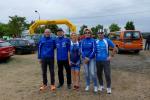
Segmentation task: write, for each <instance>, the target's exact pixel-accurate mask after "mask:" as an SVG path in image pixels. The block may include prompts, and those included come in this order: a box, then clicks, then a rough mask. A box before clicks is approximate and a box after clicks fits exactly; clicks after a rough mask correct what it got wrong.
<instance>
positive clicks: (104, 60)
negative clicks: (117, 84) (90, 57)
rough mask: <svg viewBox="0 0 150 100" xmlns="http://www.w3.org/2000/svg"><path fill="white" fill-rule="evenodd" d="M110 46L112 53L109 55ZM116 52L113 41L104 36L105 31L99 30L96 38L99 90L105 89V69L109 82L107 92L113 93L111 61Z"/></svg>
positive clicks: (107, 81)
mask: <svg viewBox="0 0 150 100" xmlns="http://www.w3.org/2000/svg"><path fill="white" fill-rule="evenodd" d="M109 47H112V48H113V50H112V53H111V55H109ZM114 54H115V45H114V44H113V42H112V41H111V40H110V39H108V38H104V33H103V32H98V39H97V40H96V67H97V77H98V80H99V84H100V86H99V88H98V90H100V91H103V90H104V83H103V71H104V74H105V79H106V83H107V93H108V94H110V93H111V68H110V61H111V59H112V57H113V56H114Z"/></svg>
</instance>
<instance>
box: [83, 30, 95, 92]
mask: <svg viewBox="0 0 150 100" xmlns="http://www.w3.org/2000/svg"><path fill="white" fill-rule="evenodd" d="M84 34H85V39H83V40H82V41H81V54H82V61H83V66H84V70H85V77H86V88H85V91H88V90H89V88H90V76H91V78H92V80H93V82H94V92H97V91H98V88H97V75H96V66H95V45H96V43H95V40H94V39H93V38H91V34H92V31H91V30H90V29H88V28H85V29H84Z"/></svg>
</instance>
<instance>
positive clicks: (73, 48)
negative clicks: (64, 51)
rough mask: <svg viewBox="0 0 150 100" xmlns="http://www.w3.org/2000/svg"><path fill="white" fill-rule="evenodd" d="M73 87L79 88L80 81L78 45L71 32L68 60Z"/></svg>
mask: <svg viewBox="0 0 150 100" xmlns="http://www.w3.org/2000/svg"><path fill="white" fill-rule="evenodd" d="M69 64H70V66H71V75H72V80H73V86H74V89H79V81H80V46H79V42H78V36H77V34H76V33H72V34H71V44H70V62H69Z"/></svg>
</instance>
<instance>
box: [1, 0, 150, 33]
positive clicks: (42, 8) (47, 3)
mask: <svg viewBox="0 0 150 100" xmlns="http://www.w3.org/2000/svg"><path fill="white" fill-rule="evenodd" d="M149 5H150V1H149V0H142V1H141V0H140V1H139V0H138V1H137V0H105V1H104V0H3V1H1V3H0V14H1V16H0V22H8V20H9V18H8V16H13V15H19V16H25V17H26V18H27V20H28V21H32V20H36V19H38V15H37V14H36V13H35V12H34V11H35V10H38V12H39V13H40V16H41V19H63V18H68V19H70V20H71V21H72V22H74V23H75V24H76V25H77V26H80V25H82V24H87V25H90V26H92V25H96V24H103V25H104V26H106V27H108V25H110V24H111V23H113V22H115V23H118V24H119V25H121V26H123V25H124V24H125V23H126V21H128V20H133V21H134V22H135V24H136V25H137V27H138V29H140V30H142V31H150V29H149V27H148V26H150V23H148V22H150V13H149V12H148V11H150V7H149ZM143 19H144V20H143Z"/></svg>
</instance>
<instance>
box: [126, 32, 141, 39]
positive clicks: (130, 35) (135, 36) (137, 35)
mask: <svg viewBox="0 0 150 100" xmlns="http://www.w3.org/2000/svg"><path fill="white" fill-rule="evenodd" d="M124 37H125V39H140V33H139V32H125V34H124Z"/></svg>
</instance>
